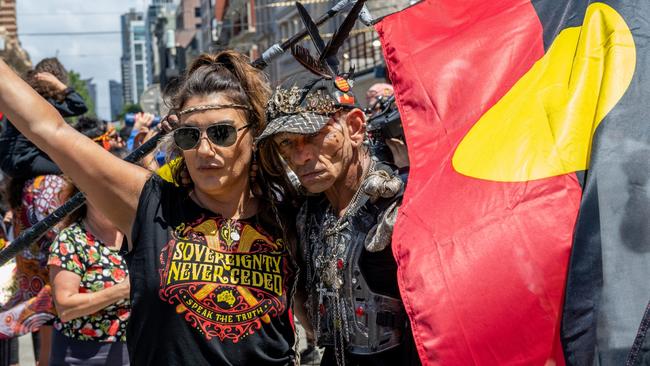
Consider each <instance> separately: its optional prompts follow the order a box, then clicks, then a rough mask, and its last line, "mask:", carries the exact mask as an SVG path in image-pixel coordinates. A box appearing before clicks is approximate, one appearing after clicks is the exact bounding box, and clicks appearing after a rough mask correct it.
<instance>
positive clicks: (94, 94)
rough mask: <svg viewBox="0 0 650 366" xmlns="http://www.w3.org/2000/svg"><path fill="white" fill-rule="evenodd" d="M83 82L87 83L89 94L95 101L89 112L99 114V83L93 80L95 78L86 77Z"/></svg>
mask: <svg viewBox="0 0 650 366" xmlns="http://www.w3.org/2000/svg"><path fill="white" fill-rule="evenodd" d="M83 82H84V83H85V84H86V90H88V96H89V97H90V100H91V101H92V103H93V109H92V110H89V111H88V113H90V114H94V115H97V84H95V83H94V82H93V78H89V79H84V80H83Z"/></svg>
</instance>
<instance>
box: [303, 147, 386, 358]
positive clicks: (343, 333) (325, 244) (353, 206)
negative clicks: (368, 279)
mask: <svg viewBox="0 0 650 366" xmlns="http://www.w3.org/2000/svg"><path fill="white" fill-rule="evenodd" d="M375 166H376V163H375V161H372V160H371V162H370V166H369V167H368V170H367V171H366V173H365V174H364V176H363V178H362V179H361V182H360V184H359V187H358V188H357V191H356V192H355V193H354V195H353V196H352V199H351V200H350V203H349V204H348V206H347V209H346V210H345V213H344V214H343V215H341V217H338V218H337V215H336V213H335V212H334V209H333V208H332V206H331V205H330V207H329V208H328V209H327V211H326V213H325V220H324V221H323V230H322V231H321V233H322V236H321V237H320V238H316V237H315V236H312V235H310V241H311V243H316V247H315V248H313V249H314V250H313V251H312V253H313V254H315V255H314V256H311V258H310V261H309V262H313V265H314V267H315V271H314V272H315V273H311V272H312V271H311V268H309V267H311V263H308V266H307V267H308V271H307V272H308V273H307V276H308V277H307V278H310V277H311V283H312V284H314V283H315V282H316V279H317V278H318V282H319V284H318V289H319V290H317V291H319V296H318V306H317V309H311V310H312V311H311V313H312V319H314V318H315V319H316V336H317V337H319V336H320V333H321V332H320V331H321V313H320V307H321V306H323V296H324V295H325V296H328V295H329V296H332V297H333V299H332V301H333V309H332V311H333V318H334V319H333V320H334V324H333V331H334V334H333V337H334V339H333V343H334V354H335V358H336V364H337V366H343V365H345V344H346V342H349V340H350V334H349V332H350V328H349V324H348V319H347V315H348V314H347V309H346V308H345V301H344V300H343V299H342V298H341V287H342V285H343V278H341V275H340V273H339V268H338V267H337V266H338V260H339V259H341V258H342V257H343V256H344V255H345V252H346V249H347V243H344V242H343V241H341V232H342V231H343V230H344V229H345V228H347V227H348V226H349V221H348V219H349V218H350V217H351V216H353V215H354V214H356V213H357V211H358V210H359V209H360V208H361V207H362V205H363V204H365V201H363V200H361V197H362V196H363V183H364V181H365V179H366V178H367V177H368V175H369V174H370V173H372V172H373V171H374V170H375ZM312 233H313V231H312ZM315 239H316V240H315ZM326 286H327V287H329V288H330V289H331V290H333V291H331V292H329V293H328V292H327V291H326V290H325V287H326ZM314 313H315V314H314ZM314 315H315V316H314Z"/></svg>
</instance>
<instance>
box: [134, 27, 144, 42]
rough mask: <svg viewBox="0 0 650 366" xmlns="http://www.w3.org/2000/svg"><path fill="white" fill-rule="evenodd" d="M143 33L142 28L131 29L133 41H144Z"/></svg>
mask: <svg viewBox="0 0 650 366" xmlns="http://www.w3.org/2000/svg"><path fill="white" fill-rule="evenodd" d="M144 39H145V32H144V27H143V26H134V27H133V40H134V41H144Z"/></svg>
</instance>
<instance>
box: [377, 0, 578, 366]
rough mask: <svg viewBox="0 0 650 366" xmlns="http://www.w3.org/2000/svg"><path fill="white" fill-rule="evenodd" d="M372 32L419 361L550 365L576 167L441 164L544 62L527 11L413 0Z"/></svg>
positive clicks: (557, 357)
mask: <svg viewBox="0 0 650 366" xmlns="http://www.w3.org/2000/svg"><path fill="white" fill-rule="evenodd" d="M377 31H378V32H379V34H380V37H381V39H382V43H383V47H384V55H385V58H386V62H387V65H388V68H389V72H390V78H391V80H392V81H393V82H394V85H395V92H396V97H397V102H398V106H399V109H400V112H401V116H402V122H403V125H404V127H405V133H406V138H407V143H408V148H409V156H410V160H411V170H410V176H409V182H408V186H407V190H406V193H405V197H404V203H403V206H402V208H401V209H400V214H399V217H398V223H397V226H396V229H395V232H394V234H393V252H394V254H395V257H396V259H397V261H398V265H399V269H398V277H399V284H400V290H401V292H402V296H403V298H404V302H405V306H406V308H407V311H408V313H409V316H410V319H411V324H412V325H413V329H414V336H415V339H416V343H417V345H418V351H419V353H420V357H421V359H422V361H423V363H424V364H429V365H438V364H440V365H563V364H564V359H563V356H562V349H561V346H560V342H559V326H560V315H561V303H562V296H563V291H564V282H565V276H566V268H567V263H568V258H569V252H570V248H571V241H572V234H573V227H574V223H575V219H576V215H577V211H578V206H579V202H580V195H581V190H580V186H579V184H578V182H577V179H576V177H575V175H574V174H570V175H565V176H559V177H553V178H549V179H543V180H537V181H530V182H525V183H498V182H489V181H484V180H479V179H474V178H469V177H466V176H462V175H460V174H458V173H457V172H455V171H454V169H453V167H452V165H451V158H452V156H453V153H454V150H455V149H456V147H457V146H458V144H459V143H460V141H461V140H462V138H463V137H464V135H465V134H466V133H467V132H468V130H469V129H470V128H471V127H472V126H473V125H474V123H475V122H476V121H477V120H478V119H479V118H480V116H481V115H482V114H483V113H485V112H486V111H487V110H488V109H489V108H490V107H491V106H492V105H494V103H496V102H497V101H498V100H499V99H500V98H501V97H502V96H503V95H504V94H505V93H506V92H507V91H508V90H509V88H511V87H512V86H513V85H514V83H515V82H516V81H517V80H518V79H519V78H520V77H521V76H522V75H523V74H524V73H526V72H527V71H528V70H529V69H530V68H531V66H532V65H533V64H534V63H535V61H537V60H538V59H540V58H541V57H542V56H543V53H544V48H543V41H542V26H541V24H540V20H539V18H538V16H537V14H536V12H535V9H534V8H533V6H532V4H531V3H530V1H522V0H495V1H484V0H466V1H455V0H437V1H435V3H434V2H433V1H424V2H421V3H419V4H417V5H414V6H412V7H410V8H408V9H406V10H404V11H402V12H399V13H396V14H393V15H391V16H388V17H386V18H385V19H383V20H382V21H381V22H380V23H379V24H378V25H377ZM531 97H534V96H531ZM476 158H477V159H481V157H480V156H477V157H476ZM522 168H524V167H522Z"/></svg>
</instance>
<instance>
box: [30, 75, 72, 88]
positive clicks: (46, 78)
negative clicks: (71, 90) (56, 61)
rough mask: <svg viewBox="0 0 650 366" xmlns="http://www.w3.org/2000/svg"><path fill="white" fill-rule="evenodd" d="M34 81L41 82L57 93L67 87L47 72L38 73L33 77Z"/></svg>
mask: <svg viewBox="0 0 650 366" xmlns="http://www.w3.org/2000/svg"><path fill="white" fill-rule="evenodd" d="M34 77H35V78H36V80H38V81H42V82H44V83H47V84H50V85H52V86H53V87H54V88H55V89H57V90H58V91H60V92H62V91H64V90H66V89H67V88H68V87H67V86H66V85H65V84H63V82H61V80H59V79H58V78H57V77H56V76H54V75H52V74H50V73H49V72H39V73H38V74H36V75H35V76H34Z"/></svg>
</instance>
